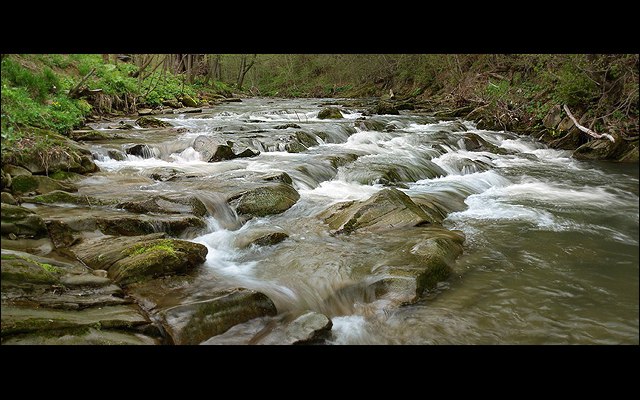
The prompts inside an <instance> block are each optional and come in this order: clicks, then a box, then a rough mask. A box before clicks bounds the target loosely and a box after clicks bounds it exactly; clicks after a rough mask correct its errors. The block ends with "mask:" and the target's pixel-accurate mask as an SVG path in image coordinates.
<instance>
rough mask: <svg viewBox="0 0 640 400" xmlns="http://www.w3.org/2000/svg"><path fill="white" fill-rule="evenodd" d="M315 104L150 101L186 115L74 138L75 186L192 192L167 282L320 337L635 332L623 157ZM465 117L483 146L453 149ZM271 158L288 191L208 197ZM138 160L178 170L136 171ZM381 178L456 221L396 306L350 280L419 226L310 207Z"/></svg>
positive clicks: (629, 171) (363, 277)
mask: <svg viewBox="0 0 640 400" xmlns="http://www.w3.org/2000/svg"><path fill="white" fill-rule="evenodd" d="M325 102H326V100H321V99H300V100H273V99H247V100H243V101H242V102H239V103H226V104H223V105H221V106H218V107H216V108H215V109H211V110H205V112H203V113H202V114H176V115H161V116H158V117H159V119H161V120H163V121H166V122H169V123H171V124H172V125H173V126H174V127H176V128H186V129H181V130H178V131H175V130H174V132H173V133H162V134H158V135H151V134H143V133H142V132H144V131H140V134H139V135H136V133H137V132H136V130H133V131H131V132H130V134H128V135H126V137H124V138H123V139H119V140H112V141H109V142H93V143H91V146H92V151H93V152H94V153H95V154H99V159H98V160H97V161H96V163H97V164H98V166H99V167H100V169H101V172H100V173H97V174H94V175H92V176H90V177H88V178H86V179H84V180H82V181H80V182H79V183H78V187H79V190H80V191H79V193H81V194H86V195H94V196H100V195H104V194H109V193H111V194H114V193H118V191H123V190H128V191H139V192H144V193H149V194H151V193H169V192H171V193H178V194H180V193H189V194H195V195H197V196H198V198H200V199H201V200H202V201H203V202H204V203H205V204H206V205H207V208H208V209H209V211H210V214H211V215H212V216H210V217H207V220H206V223H207V228H206V229H205V231H204V232H199V233H198V234H197V235H196V236H191V237H188V240H191V241H193V242H197V243H201V244H203V245H205V246H206V247H207V248H208V250H209V253H208V255H207V260H206V262H205V265H204V269H203V272H201V273H200V275H198V277H197V280H196V283H195V284H193V285H192V286H191V287H190V288H189V289H188V290H187V289H185V290H186V291H185V293H186V294H185V295H190V296H196V295H198V293H199V294H203V293H206V292H207V291H210V290H215V289H218V288H220V287H234V286H235V287H237V286H241V287H246V288H250V289H254V290H258V291H260V292H262V293H265V294H266V295H267V296H269V297H270V298H271V299H272V300H273V302H274V303H275V305H276V307H277V309H278V311H279V313H282V312H287V311H292V312H296V311H298V312H301V311H304V310H313V311H317V312H321V313H324V314H326V315H327V316H329V317H330V318H331V319H332V321H333V329H332V332H333V335H332V337H331V339H330V340H329V343H332V344H638V340H639V339H638V327H639V322H638V314H639V309H638V297H639V292H638V275H639V271H638V264H639V260H638V247H639V228H638V226H639V218H638V215H639V211H638V191H639V190H638V176H639V173H638V165H637V164H634V165H625V164H614V163H598V162H582V161H577V160H574V159H572V158H571V153H570V152H569V151H560V150H553V149H549V148H547V147H545V146H544V145H543V144H540V143H537V142H535V141H534V140H533V139H532V138H530V137H527V136H519V135H517V134H515V133H511V132H495V131H485V130H478V129H476V127H475V125H474V124H473V123H471V122H467V121H457V120H456V121H452V120H437V119H434V118H432V117H429V116H425V115H417V114H411V113H407V112H403V113H402V114H401V115H395V116H394V115H383V116H380V115H376V116H373V117H368V118H367V120H366V122H367V123H366V124H365V123H364V122H365V121H361V120H360V119H359V118H361V117H362V114H361V112H359V111H358V110H357V109H356V108H353V109H351V108H349V107H347V108H342V111H343V114H344V118H342V119H336V120H321V119H318V118H317V114H318V112H319V111H320V110H321V106H322V105H323V104H324V103H325ZM125 122H129V123H133V122H132V121H131V120H125ZM284 124H296V125H298V126H299V128H294V127H289V128H283V126H282V125H284ZM106 126H107V124H94V128H96V129H106ZM276 128H279V129H276ZM300 130H302V131H304V132H306V133H308V134H310V135H311V136H312V137H313V138H314V139H316V140H317V142H318V143H320V144H319V145H314V146H310V147H309V148H308V149H305V150H304V151H301V152H297V153H290V152H287V151H285V150H286V149H285V147H284V144H283V143H279V141H278V139H277V138H276V136H277V135H282V134H285V133H287V134H292V133H294V132H296V131H300ZM469 132H473V133H475V134H477V135H478V136H480V137H481V138H482V139H484V140H486V141H487V142H489V143H491V144H492V145H494V146H495V147H494V149H499V151H468V150H466V147H465V145H464V141H463V140H462V139H463V137H464V135H465V134H466V133H469ZM201 135H205V136H207V137H216V138H222V139H224V140H232V141H236V142H237V141H238V140H240V139H241V140H240V141H241V142H242V143H249V144H250V145H251V147H253V148H254V149H257V150H259V151H260V152H261V153H260V155H258V156H256V157H251V158H236V159H233V160H227V161H220V162H213V163H208V162H206V161H205V160H203V159H202V154H201V153H199V152H198V151H196V150H194V148H193V144H194V140H196V138H198V137H200V136H201ZM133 143H144V144H147V145H148V146H149V148H151V149H152V154H150V156H151V157H150V158H142V157H138V156H134V155H127V156H126V158H125V159H123V160H121V161H117V160H115V159H112V158H111V157H109V156H108V155H107V154H108V150H110V149H120V150H122V148H123V146H126V145H130V144H133ZM281 171H284V172H286V173H287V174H288V175H289V176H290V177H291V179H292V181H293V182H292V185H293V187H294V188H295V189H296V190H297V191H298V193H299V194H300V199H299V200H298V201H297V202H296V204H295V205H294V206H293V207H291V208H290V209H288V210H287V211H285V212H283V213H281V214H277V215H271V216H266V217H255V218H252V219H250V220H248V221H245V220H244V219H243V218H240V217H238V215H237V214H236V213H235V211H234V210H233V208H231V207H229V206H228V205H227V203H226V202H225V201H224V196H223V195H222V194H223V193H225V190H227V188H228V187H229V186H230V185H233V184H234V182H242V181H243V180H244V179H247V176H250V175H251V174H255V173H270V172H273V173H278V172H281ZM154 173H155V174H160V175H162V174H173V175H176V176H182V177H186V178H185V179H164V180H163V179H160V180H157V179H156V180H154V179H150V178H149V176H150V175H152V174H154ZM389 185H394V186H395V187H396V188H398V189H400V190H401V191H403V192H404V193H406V194H407V195H409V196H410V197H411V198H414V199H419V198H420V196H424V195H429V196H432V197H433V198H435V199H437V200H438V202H439V204H440V205H441V208H442V209H444V210H446V212H447V213H448V214H447V216H446V218H445V220H444V222H443V226H444V227H445V228H447V229H452V230H453V229H455V230H460V231H462V232H463V233H464V234H465V236H466V240H465V243H464V253H463V254H462V255H461V256H460V257H459V258H458V259H457V261H456V263H455V265H454V266H453V271H454V273H453V275H452V276H451V277H450V278H449V279H448V280H447V281H445V282H440V283H438V286H437V288H436V289H435V290H432V291H430V292H429V293H428V294H427V296H425V297H424V298H423V299H422V300H421V301H419V302H417V303H415V304H411V305H405V306H392V305H391V304H389V302H388V301H386V300H375V301H369V300H368V299H367V298H366V297H367V296H366V293H363V292H362V291H361V292H358V290H357V288H358V287H359V286H358V284H359V283H360V282H364V281H367V280H369V279H371V276H372V274H373V273H374V272H375V271H376V270H378V269H380V268H383V267H384V266H385V265H389V264H394V263H395V264H398V263H402V257H403V254H406V252H408V251H410V249H411V248H412V247H413V246H416V245H418V244H419V243H420V237H413V236H412V235H411V231H406V232H405V231H389V232H382V233H364V232H363V233H357V234H352V235H332V234H331V232H330V231H329V229H328V228H327V226H326V225H325V224H324V223H323V221H322V219H320V218H317V215H318V214H320V213H322V212H323V211H324V210H326V209H327V208H328V207H329V206H331V205H333V204H336V203H339V202H343V201H348V200H366V199H368V198H370V197H371V196H372V195H373V194H375V193H377V192H379V191H380V190H383V189H384V188H385V187H387V186H389ZM68 212H72V210H71V209H70V210H69V211H68ZM267 228H268V229H274V228H277V229H278V230H280V231H283V232H286V233H287V234H288V235H289V238H288V239H286V240H284V241H283V242H281V243H278V244H277V245H272V246H264V247H257V246H249V247H243V246H240V245H238V243H239V240H241V239H242V237H243V235H246V234H247V233H248V232H251V231H252V230H260V229H267ZM405 233H406V234H405ZM346 287H352V288H354V290H351V291H348V290H347V291H345V290H343V289H344V288H346ZM187 292H188V293H187ZM167 302H169V303H170V302H171V300H170V299H168V300H167ZM243 329H245V330H247V331H249V330H251V324H250V323H247V324H244V325H241V326H237V327H234V328H233V330H232V332H231V333H229V334H225V335H222V336H224V338H223V339H224V341H223V342H224V343H227V344H229V343H232V344H233V343H235V342H234V338H240V337H242V336H243V331H242V330H243ZM245 333H246V332H245Z"/></svg>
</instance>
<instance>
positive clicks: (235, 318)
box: [161, 288, 277, 345]
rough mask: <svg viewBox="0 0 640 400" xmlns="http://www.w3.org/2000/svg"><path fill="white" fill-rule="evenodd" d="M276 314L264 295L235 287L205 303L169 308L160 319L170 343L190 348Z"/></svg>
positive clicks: (269, 300) (217, 294)
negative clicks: (247, 323) (256, 319)
mask: <svg viewBox="0 0 640 400" xmlns="http://www.w3.org/2000/svg"><path fill="white" fill-rule="evenodd" d="M276 314H277V310H276V306H275V305H274V304H273V302H272V301H271V299H269V298H268V297H267V296H266V295H264V294H263V293H260V292H256V291H253V290H248V289H242V288H238V289H232V290H227V291H224V292H219V293H216V294H215V296H214V297H213V298H211V299H209V300H204V301H199V302H195V303H190V304H183V305H179V306H176V307H172V308H169V309H167V310H165V311H163V312H162V313H161V317H162V324H163V325H164V327H165V330H166V331H167V333H168V334H169V336H170V337H171V338H172V340H173V342H174V344H178V345H182V344H187V345H194V344H199V343H202V342H203V341H205V340H207V339H209V338H211V337H213V336H216V335H219V334H221V333H224V332H226V331H227V330H229V328H231V327H233V326H235V325H238V324H241V323H243V322H246V321H249V320H251V319H254V318H258V317H265V316H273V315H276Z"/></svg>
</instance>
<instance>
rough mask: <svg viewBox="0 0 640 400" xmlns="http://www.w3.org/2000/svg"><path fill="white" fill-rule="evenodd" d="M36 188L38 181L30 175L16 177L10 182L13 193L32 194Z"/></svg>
mask: <svg viewBox="0 0 640 400" xmlns="http://www.w3.org/2000/svg"><path fill="white" fill-rule="evenodd" d="M37 188H38V181H37V180H36V179H35V178H33V177H32V176H30V175H19V176H16V177H15V178H14V179H13V181H12V182H11V189H12V190H13V191H14V192H15V193H28V192H33V191H35V190H36V189H37Z"/></svg>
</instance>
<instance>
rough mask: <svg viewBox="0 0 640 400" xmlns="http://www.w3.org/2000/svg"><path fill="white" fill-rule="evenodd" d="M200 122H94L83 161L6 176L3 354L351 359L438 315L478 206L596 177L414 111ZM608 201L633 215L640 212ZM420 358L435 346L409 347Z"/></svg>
mask: <svg viewBox="0 0 640 400" xmlns="http://www.w3.org/2000/svg"><path fill="white" fill-rule="evenodd" d="M343 104H346V103H343ZM198 111H200V112H196V113H186V112H182V113H181V112H178V113H172V114H159V115H154V116H153V117H149V116H145V117H142V118H144V119H142V118H140V119H139V118H138V117H134V118H122V119H119V120H115V121H105V122H98V123H93V124H90V127H88V128H90V129H83V130H82V131H78V132H74V134H73V135H72V137H75V138H76V140H77V142H75V141H70V140H68V139H65V138H62V137H59V138H58V137H56V140H59V141H60V142H61V143H64V144H65V145H66V148H67V150H68V151H64V152H61V154H60V156H59V157H58V158H56V159H52V160H46V161H47V162H46V163H44V164H45V165H43V160H38V159H33V158H31V159H29V158H20V157H15V159H14V160H13V162H12V164H6V165H4V166H3V170H2V190H3V192H2V239H3V240H2V330H1V335H2V343H3V344H322V343H349V342H350V341H349V340H348V338H349V337H350V336H349V335H350V334H353V332H351V333H349V331H350V329H348V327H351V331H353V330H355V331H356V332H358V331H359V329H360V330H362V326H363V325H362V323H361V322H357V324H359V325H358V326H359V327H360V328H354V327H353V326H352V324H353V323H354V321H360V319H363V321H366V322H365V323H364V324H365V325H367V324H368V325H367V326H369V328H368V329H370V326H375V325H378V324H383V325H384V324H385V322H384V321H387V319H388V316H389V315H403V314H404V313H406V312H407V310H411V309H415V307H418V309H421V308H422V307H427V308H428V307H429V304H428V303H429V302H432V301H436V299H437V298H439V297H441V296H438V295H439V294H441V293H443V292H444V293H446V292H448V291H449V290H450V285H452V283H454V282H458V281H459V280H460V277H463V276H464V275H465V274H466V272H467V271H466V270H465V268H466V267H468V265H469V264H468V261H465V262H463V263H462V264H460V263H457V262H456V260H457V259H458V258H459V257H460V256H461V254H463V251H465V252H469V250H471V254H476V253H474V251H476V250H477V249H476V247H474V246H477V234H476V231H474V229H475V227H474V226H470V225H464V224H460V223H456V222H455V221H459V219H457V218H458V217H456V216H457V215H460V213H464V212H467V211H469V210H475V209H474V208H473V203H470V200H473V199H474V198H477V196H481V195H483V194H484V193H487V192H490V191H491V190H496V188H504V187H511V186H513V185H523V184H526V183H527V182H529V181H530V180H531V179H534V180H535V179H536V178H535V177H539V174H538V173H537V172H535V171H536V170H537V169H539V168H541V167H542V166H544V165H545V164H547V163H552V164H553V163H555V164H553V165H557V164H558V160H559V159H561V160H569V161H560V162H561V163H565V164H567V165H568V164H571V163H573V164H571V165H573V166H575V168H578V169H580V168H584V167H583V166H582V165H580V164H575V163H579V162H578V161H574V160H573V159H570V158H569V157H568V155H567V154H566V153H562V152H561V151H556V150H550V149H547V148H546V147H545V146H544V145H542V144H537V143H535V142H533V141H532V140H531V139H528V138H521V137H518V136H517V135H515V134H513V133H510V132H505V131H503V132H498V131H487V130H482V129H478V128H477V127H476V126H475V125H474V124H472V123H470V122H465V121H463V120H458V119H451V118H444V117H434V116H429V115H419V114H416V113H412V112H411V111H402V112H401V113H398V115H388V114H386V115H373V116H371V115H367V114H368V113H367V112H365V110H364V109H360V108H358V107H357V105H354V106H345V105H338V106H336V105H331V106H330V105H328V104H326V102H323V101H320V100H306V101H268V100H249V101H245V102H240V103H233V104H228V105H225V106H223V107H220V108H216V109H204V110H198ZM380 113H381V114H384V110H382V111H380ZM393 114H395V113H393ZM636 170H637V169H636ZM532 177H533V178H532ZM628 179H631V180H633V179H636V182H637V175H636V177H635V178H633V175H632V176H631V178H628ZM571 190H576V189H571ZM577 190H580V189H577ZM616 190H618V191H620V193H617V192H616ZM610 191H612V192H614V193H617V194H616V196H617V197H616V198H618V197H620V198H622V200H621V203H616V204H618V206H619V207H621V209H622V210H628V207H630V206H629V203H627V201H628V200H629V199H630V200H633V197H634V196H635V199H636V200H637V191H636V192H635V194H634V193H633V192H631V193H628V192H627V191H624V190H623V189H620V188H618V189H616V188H613V189H611V190H610ZM534 194H535V195H537V194H538V192H537V191H536V192H534ZM534 197H535V196H534ZM614 197H615V196H614ZM511 207H516V208H518V207H520V208H521V212H520V213H515V214H514V216H513V218H511V219H510V220H513V219H514V218H515V219H516V220H518V218H520V220H519V221H520V223H521V225H520V226H522V223H533V224H534V226H538V227H539V226H540V224H542V223H543V222H540V221H539V220H537V219H536V218H541V219H544V218H543V217H545V215H544V212H542V211H540V210H539V209H536V208H535V207H536V206H535V205H533V206H531V205H526V206H525V205H515V206H511ZM527 207H533V211H530V210H529V209H528V208H527ZM625 207H627V208H625ZM498 208H500V207H498ZM502 209H503V210H509V206H505V207H502ZM631 209H632V211H633V207H631ZM465 210H466V211H465ZM546 212H547V214H548V213H549V211H546ZM560 212H561V210H555V211H552V214H553V213H560ZM527 213H529V214H527ZM553 215H554V216H555V218H556V219H558V218H560V216H559V215H560V214H553ZM450 216H453V219H452V218H451V217H450ZM470 218H471V219H473V218H474V217H473V216H472V217H470ZM527 218H529V219H527ZM531 218H533V220H532V219H531ZM547 218H548V215H547ZM551 218H552V219H553V218H554V217H553V216H552V217H551ZM498 220H500V219H498ZM452 221H453V222H452ZM523 221H524V222H523ZM532 221H533V222H532ZM558 221H559V220H558ZM558 221H556V222H558ZM637 222H638V219H637V208H635V225H636V227H637ZM558 223H559V222H558ZM533 230H534V231H535V230H536V229H535V228H534V229H533ZM543 230H544V229H543ZM469 234H471V235H472V240H473V243H472V244H468V243H467V241H468V238H467V236H469ZM621 235H622V236H623V237H626V236H625V235H627V234H626V233H621ZM627 236H628V235H627ZM465 239H467V241H465ZM625 240H626V239H623V243H627V245H630V246H632V247H633V246H635V247H637V239H633V237H632V238H631V239H629V240H630V241H631V242H629V240H627V241H626V242H625ZM633 240H635V244H634V243H633ZM470 246H471V247H470ZM465 247H466V249H465ZM636 260H637V259H636ZM465 266H466V267H465ZM636 271H637V262H636ZM463 279H464V278H463ZM636 283H637V279H636ZM636 291H637V286H636ZM425 302H426V303H425ZM425 304H426V305H425ZM636 309H637V302H636ZM336 323H337V326H336ZM425 323H428V322H425ZM372 324H373V325H372ZM631 325H632V327H631V328H630V329H631V330H633V329H634V328H633V326H635V329H636V332H637V318H636V321H635V325H634V323H633V322H632V324H631ZM387 326H393V324H390V325H389V324H388V325H387ZM336 328H337V329H336ZM394 329H395V328H394ZM625 329H626V328H625ZM392 330H393V329H392ZM394 332H395V331H394ZM396 335H397V334H396V333H389V331H386V333H384V334H383V335H382V336H375V335H374V336H375V337H372V336H371V335H369V334H365V335H364V336H365V337H368V338H369V340H366V339H365V340H364V342H373V343H379V342H382V343H388V342H394V340H395V339H393V340H390V338H392V337H394V336H396ZM396 337H401V338H402V337H403V336H402V335H399V336H396ZM622 337H624V335H623V336H622ZM361 339H362V335H361V336H360V337H358V338H357V339H356V340H354V342H361ZM621 340H622V339H621ZM636 340H637V339H636ZM415 341H417V342H429V340H427V339H424V337H423V336H422V335H421V334H420V335H415V334H414V336H413V339H407V338H405V339H403V340H400V342H409V343H411V342H415ZM623 341H624V340H623Z"/></svg>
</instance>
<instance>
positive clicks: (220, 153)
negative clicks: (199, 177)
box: [193, 135, 236, 162]
mask: <svg viewBox="0 0 640 400" xmlns="http://www.w3.org/2000/svg"><path fill="white" fill-rule="evenodd" d="M193 149H194V150H195V151H197V152H199V153H200V154H201V155H202V159H203V160H204V161H207V162H216V161H224V160H232V159H234V158H236V154H235V153H234V152H233V149H232V148H231V146H229V144H228V143H223V142H222V141H220V140H216V139H214V138H211V137H208V136H205V135H200V136H198V137H197V138H195V140H194V141H193Z"/></svg>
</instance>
